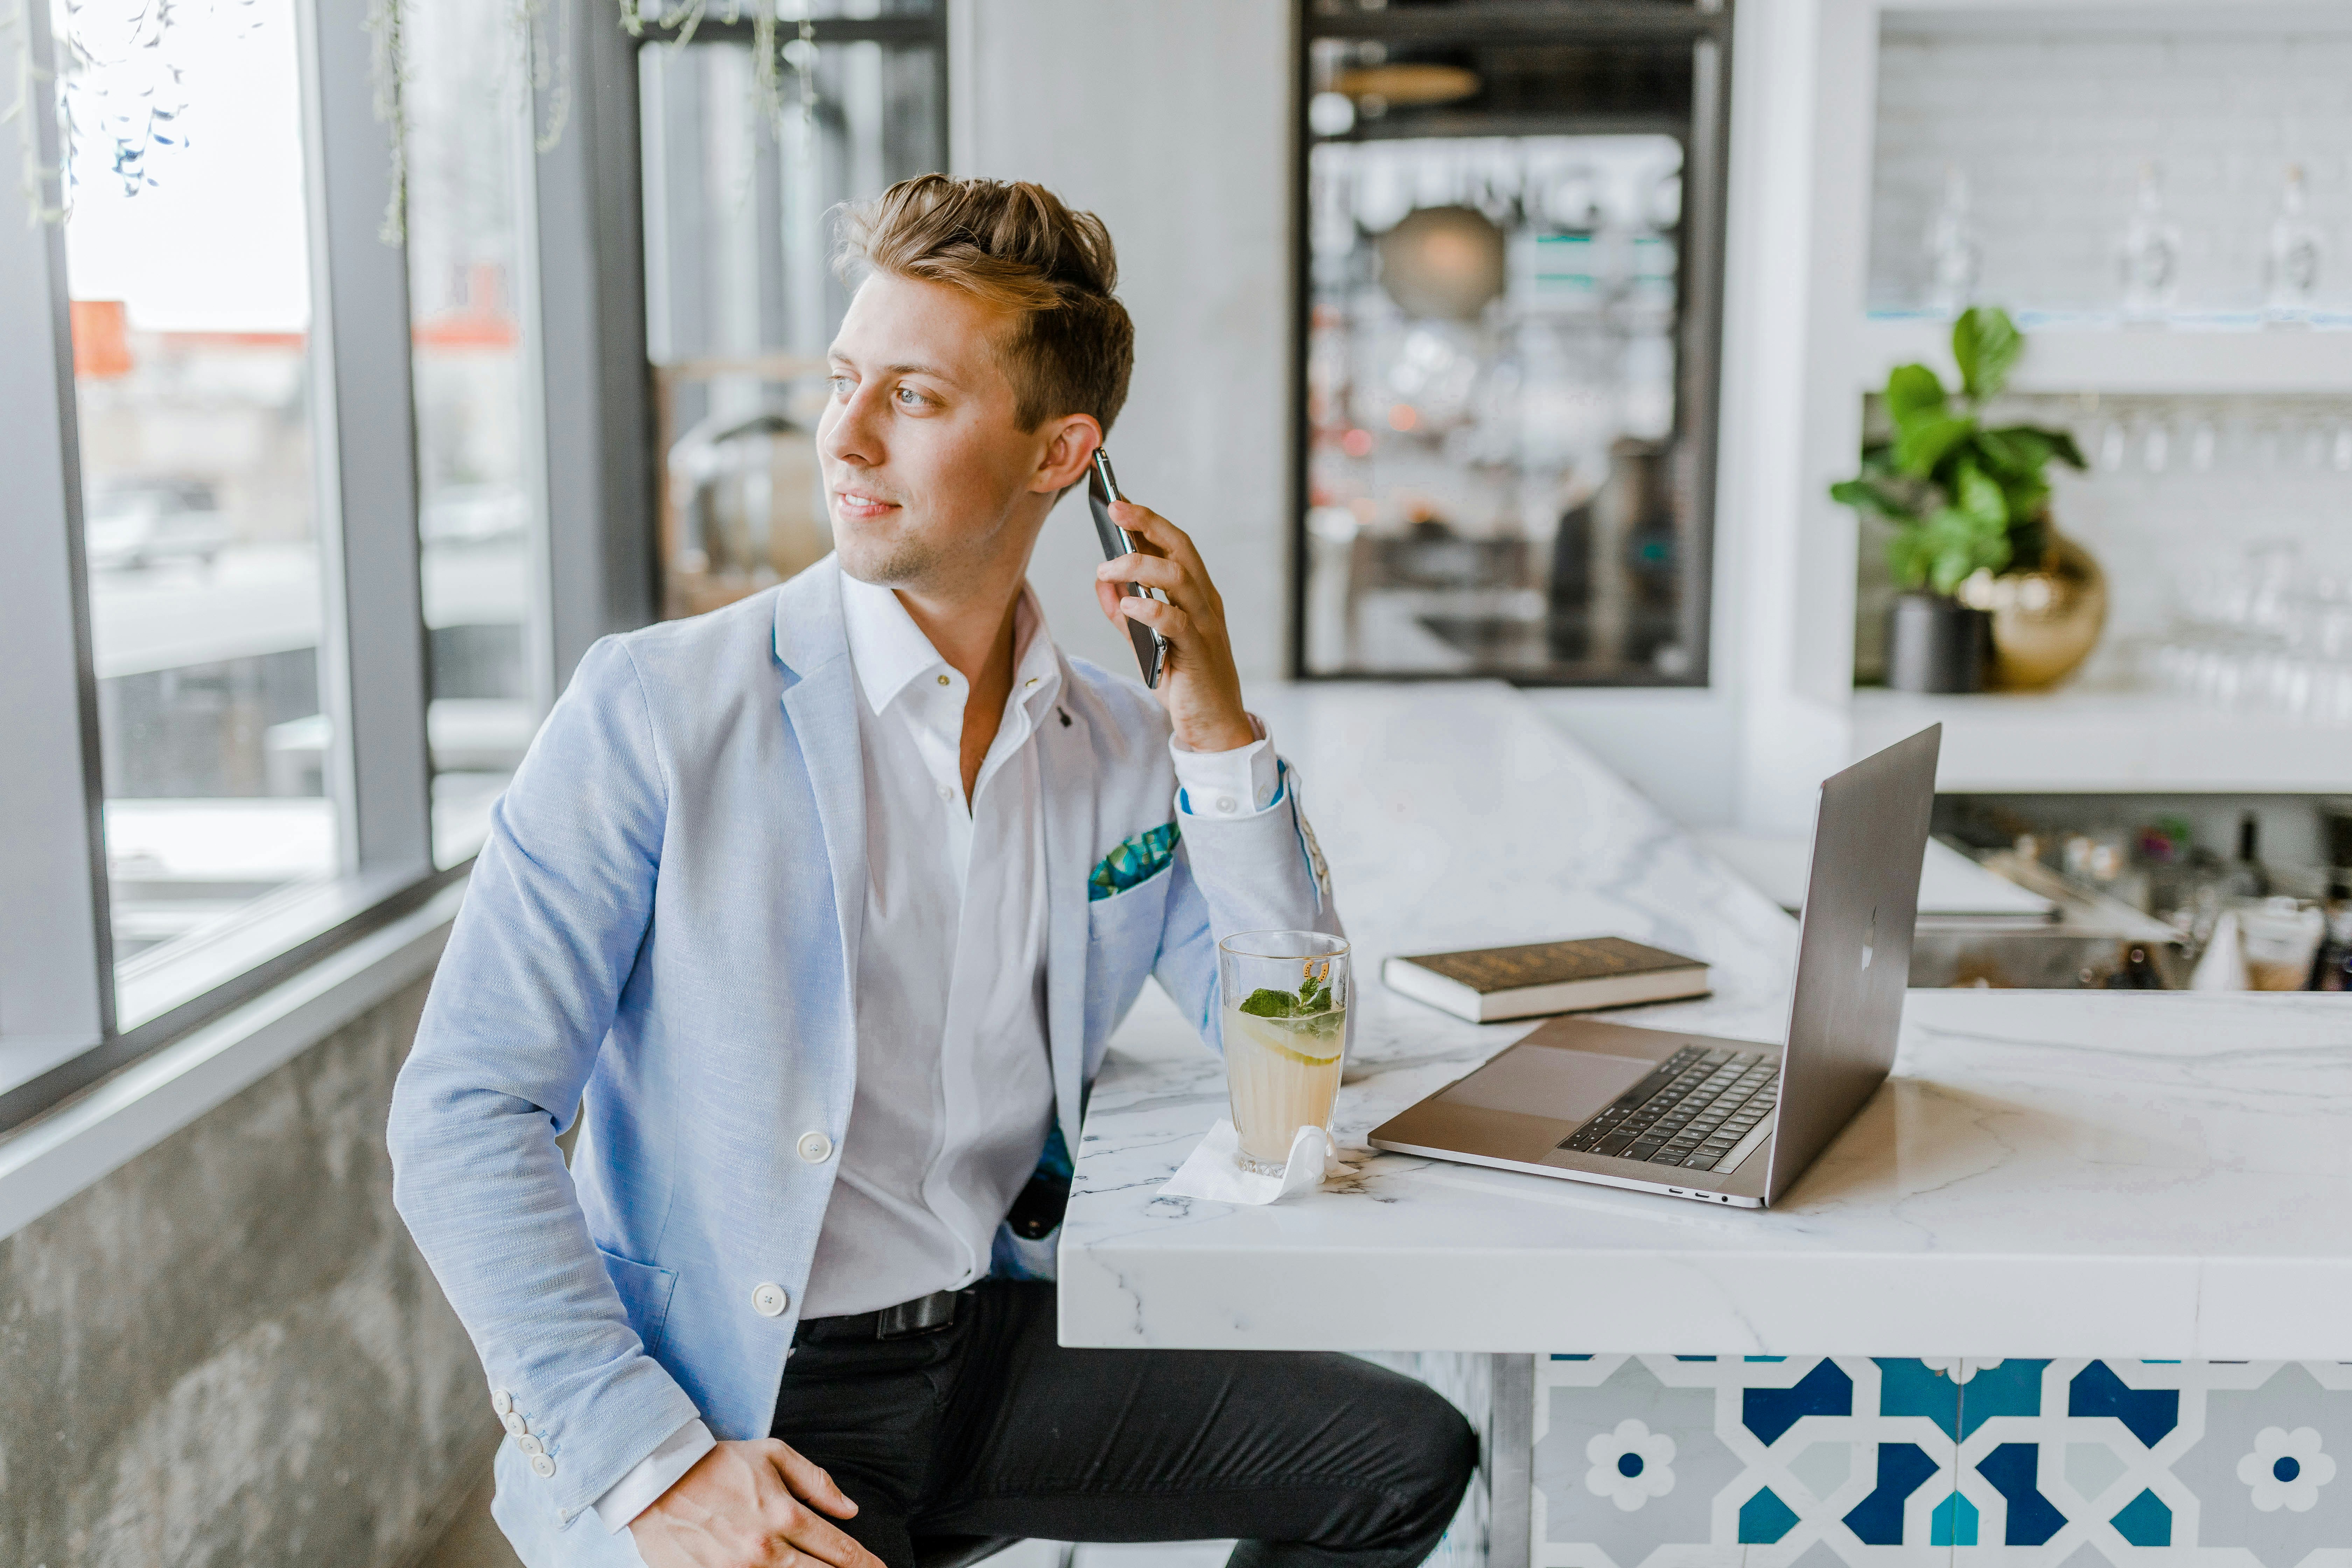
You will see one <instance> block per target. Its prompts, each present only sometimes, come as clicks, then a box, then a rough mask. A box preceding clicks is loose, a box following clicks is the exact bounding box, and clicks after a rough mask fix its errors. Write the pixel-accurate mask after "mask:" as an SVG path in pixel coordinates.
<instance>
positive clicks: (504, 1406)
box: [490, 1388, 514, 1415]
mask: <svg viewBox="0 0 2352 1568" xmlns="http://www.w3.org/2000/svg"><path fill="white" fill-rule="evenodd" d="M490 1408H491V1409H493V1410H495V1411H497V1412H498V1413H499V1415H505V1414H506V1413H507V1412H508V1411H509V1410H512V1409H513V1408H514V1395H513V1394H509V1393H508V1392H507V1391H506V1390H505V1389H503V1388H501V1389H499V1391H498V1392H497V1393H495V1394H491V1395H490Z"/></svg>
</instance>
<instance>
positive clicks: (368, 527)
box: [0, 0, 654, 1138]
mask: <svg viewBox="0 0 2352 1568" xmlns="http://www.w3.org/2000/svg"><path fill="white" fill-rule="evenodd" d="M20 25H21V26H24V27H25V28H26V30H27V34H26V39H25V43H26V47H28V48H29V50H30V51H31V58H33V59H36V60H46V59H48V58H51V48H52V40H51V35H50V21H49V9H48V7H47V5H27V6H26V7H25V8H24V12H23V16H22V17H21V19H20ZM295 31H296V47H297V55H298V59H299V69H300V72H301V103H302V130H301V134H302V138H303V150H304V165H305V174H304V177H305V195H306V203H307V207H308V212H307V218H308V238H309V248H310V271H311V279H312V293H313V309H312V320H311V326H310V350H309V352H310V356H311V358H310V365H311V393H310V397H311V404H310V416H311V428H312V458H313V464H314V473H315V475H316V479H315V483H316V486H317V491H318V496H319V510H318V519H319V521H318V540H319V552H320V574H321V578H322V589H323V596H324V600H325V615H324V618H323V622H322V626H321V635H320V648H319V654H320V700H321V710H322V711H323V712H325V713H326V714H327V715H329V717H330V719H331V722H332V726H333V731H334V735H335V742H334V746H333V748H332V750H331V752H330V754H329V758H328V764H327V765H328V773H329V780H330V783H329V795H330V797H331V798H333V799H335V800H336V802H337V804H338V807H339V810H338V821H337V828H338V836H339V839H340V844H339V847H340V850H341V855H340V862H341V868H342V870H341V874H340V875H339V876H337V877H336V878H334V879H331V880H330V881H327V882H324V883H320V884H309V885H298V886H295V887H290V888H288V889H282V890H281V891H280V892H278V893H277V894H273V895H271V896H270V897H268V899H266V900H262V901H261V902H260V903H259V904H258V905H257V907H256V908H255V910H253V911H252V918H250V919H247V920H241V921H238V922H237V924H236V926H235V927H234V928H233V929H231V930H228V931H224V932H223V933H221V935H220V936H218V937H217V938H215V939H213V940H211V941H208V942H205V943H203V944H201V950H200V951H192V952H189V953H187V954H185V955H184V956H183V957H181V958H174V959H170V960H166V961H164V962H162V963H157V964H155V965H152V966H150V967H149V968H148V969H147V970H145V971H144V972H143V973H141V974H139V975H137V976H136V977H130V978H127V977H123V976H118V974H117V973H116V969H115V964H114V961H113V947H114V943H113V937H112V928H111V921H110V911H109V908H108V883H107V863H106V852H105V837H104V816H103V811H104V789H103V784H102V779H101V775H100V752H99V726H98V684H97V672H96V662H95V658H94V656H93V650H92V644H91V628H90V613H89V567H88V562H87V559H86V556H85V553H84V549H83V542H82V504H81V501H82V497H81V474H80V469H81V462H80V447H79V430H78V421H77V412H76V388H75V383H74V375H73V344H72V336H71V329H70V325H69V312H68V279H67V273H66V257H65V236H64V230H63V226H62V225H61V224H58V223H55V222H42V223H37V224H30V225H28V224H26V223H25V222H23V221H21V219H20V220H18V221H13V222H0V342H6V343H8V344H10V345H12V352H11V353H9V354H7V355H5V356H0V463H5V469H4V470H0V471H6V472H8V473H10V474H11V476H12V479H11V491H12V494H11V505H10V506H9V507H8V509H7V510H6V512H5V516H0V540H5V545H6V547H7V549H8V551H9V553H10V556H11V558H12V570H11V571H9V572H6V573H0V668H5V675H0V723H5V727H6V733H7V734H8V736H9V742H10V748H11V752H12V755H11V757H10V761H9V763H8V765H7V766H6V767H5V768H0V1138H5V1137H6V1136H7V1135H8V1134H9V1133H10V1132H12V1131H16V1129H18V1128H20V1127H22V1126H23V1125H24V1124H26V1123H27V1122H28V1121H32V1120H34V1119H35V1118H37V1117H39V1116H42V1115H43V1114H44V1113H47V1112H49V1111H51V1110H55V1109H57V1108H58V1106H59V1105H61V1104H62V1103H64V1102H65V1101H67V1100H70V1099H72V1098H73V1097H75V1096H77V1095H78V1094H79V1093H81V1092H82V1091H84V1090H86V1089H89V1087H90V1086H91V1085H93V1084H95V1083H97V1082H98V1081H99V1080H100V1079H103V1078H105V1077H107V1076H108V1075H109V1074H110V1073H113V1072H115V1071H116V1070H118V1069H119V1068H122V1067H124V1066H126V1065H128V1064H130V1063H131V1062H135V1061H137V1060H139V1059H140V1058H142V1057H145V1056H148V1055H149V1054H151V1053H152V1052H153V1051H155V1050H157V1049H159V1048H160V1047H163V1046H164V1045H166V1044H168V1043H170V1042H171V1041H173V1040H174V1039H176V1038H178V1037H183V1036H184V1035H186V1034H187V1033H189V1031H191V1030H193V1029H195V1028H197V1027H198V1026H202V1025H204V1024H205V1023H207V1022H209V1021H211V1020H213V1019H215V1018H217V1017H219V1016H222V1015H223V1014H225V1013H226V1012H228V1011H229V1010H231V1009H233V1008H235V1007H237V1006H239V1005H243V1004H245V1003H246V1002H248V1001H250V1000H251V999H253V998H254V997H255V996H257V995H258V994H261V993H262V992H264V991H267V990H268V989H270V988H271V987H273V986H276V985H278V984H282V983H283V982H285V981H286V980H287V979H289V977H291V976H292V975H294V974H295V973H298V972H299V971H300V970H302V969H304V968H305V967H307V966H309V965H310V964H313V963H317V962H318V961H319V960H320V959H322V958H324V957H325V956H327V955H328V954H330V953H331V952H335V951H336V950H338V949H340V948H342V947H344V946H347V945H349V944H350V943H351V942H355V941H357V940H359V939H360V938H362V937H363V936H365V935H367V934H368V933H370V932H372V931H376V930H378V929H381V928H382V927H383V926H385V925H388V924H390V923H391V922H393V921H397V920H398V919H400V918H401V917H402V916H404V915H405V914H407V913H409V912H410V911H412V910H415V909H416V908H417V907H419V906H420V905H422V904H423V903H425V901H426V900H429V899H431V898H432V897H433V896H434V894H435V893H436V892H437V891H438V890H439V889H442V888H444V887H446V886H448V885H449V884H451V883H453V882H456V881H458V880H461V879H463V878H464V877H465V876H466V875H467V872H468V871H469V870H470V869H471V867H472V860H471V858H467V859H466V860H463V861H460V862H459V863H457V864H456V865H453V866H451V867H449V868H446V869H440V870H436V868H435V865H434V852H433V835H432V814H431V793H430V792H431V769H430V759H429V752H428V750H427V746H426V741H425V706H426V698H427V687H426V637H427V633H426V630H425V618H424V613H423V604H422V584H421V579H420V574H419V562H420V553H421V542H420V539H419V533H418V517H417V491H418V486H417V468H416V445H415V443H416V432H415V403H414V400H413V392H412V384H411V383H412V376H411V369H412V360H411V339H410V329H411V323H410V318H409V299H408V265H409V258H408V255H407V251H406V248H405V247H403V246H397V245H387V244H385V243H384V242H383V239H382V238H381V237H379V234H378V226H379V223H380V220H381V216H382V214H383V210H384V206H385V203H386V200H387V198H388V196H389V195H390V174H389V171H390V168H391V157H390V153H391V151H392V148H391V143H390V135H391V132H390V129H389V128H388V127H387V126H386V125H385V124H383V123H381V122H379V121H377V120H376V119H375V117H374V112H373V102H374V90H373V80H372V78H371V74H370V58H369V56H370V47H371V46H370V39H369V37H368V35H367V33H366V32H365V30H364V29H362V27H361V26H359V25H358V22H357V20H356V19H355V17H354V16H352V15H351V14H350V13H349V12H348V11H347V10H345V9H344V8H342V7H340V6H336V5H331V3H329V0H297V4H296V6H295ZM564 31H565V32H566V33H567V34H568V35H569V40H568V41H569V54H568V58H567V60H566V62H565V65H566V69H565V70H564V71H559V72H558V73H556V78H555V81H554V83H553V84H552V85H550V86H541V87H540V88H538V89H535V92H534V95H533V96H534V97H535V98H539V99H540V101H536V102H532V103H530V104H526V105H522V106H520V110H519V111H520V112H530V113H532V114H534V115H544V114H545V113H547V112H548V111H549V110H552V109H553V108H554V107H555V106H554V105H553V104H552V103H551V102H549V101H546V100H545V99H546V98H547V97H550V96H551V95H552V94H553V93H555V92H561V91H563V90H564V89H565V87H566V85H571V86H572V94H571V104H572V110H571V126H570V129H569V131H568V132H567V133H566V134H565V135H564V136H563V137H562V139H561V140H559V141H558V142H556V143H555V145H554V146H553V147H551V148H547V149H544V150H541V151H540V152H539V153H536V154H535V155H534V156H532V157H530V158H529V159H527V160H526V163H529V164H530V168H529V171H528V177H527V179H526V181H525V184H524V187H523V190H522V192H521V205H522V209H523V210H522V214H521V225H520V229H521V233H520V240H521V248H522V255H521V258H520V271H521V275H522V276H521V279H520V283H521V294H520V313H521V315H522V318H523V322H524V355H525V359H524V363H525V374H524V377H523V380H524V384H525V403H526V407H525V426H524V438H525V441H526V443H527V445H528V447H530V451H529V453H528V455H527V456H528V461H527V465H526V468H527V473H528V474H529V476H530V481H531V488H532V489H533V490H534V491H535V494H534V495H533V498H532V499H533V501H534V510H535V512H536V514H537V518H536V521H538V523H539V529H538V538H539V553H538V560H537V565H536V575H537V577H538V579H539V581H538V582H537V583H535V584H534V592H535V594H536V595H538V596H539V602H540V604H541V606H542V608H543V610H544V612H545V613H544V614H543V615H541V616H539V617H538V618H537V621H536V624H535V625H534V626H532V627H530V628H529V629H528V630H527V634H526V635H527V636H528V637H534V638H535V642H534V645H533V646H531V647H529V648H528V649H527V663H528V664H529V665H530V666H532V667H533V668H538V669H543V670H545V671H547V672H548V674H549V677H550V679H549V680H548V685H547V688H546V689H548V690H550V691H554V690H560V689H562V684H563V683H564V681H566V680H567V679H569V677H570V674H571V671H572V668H573V667H574V666H576V665H577V663H578V662H579V659H580V657H581V655H582V654H583V653H585V652H586V650H587V648H588V647H589V645H590V644H591V643H593V642H594V641H595V639H596V638H597V637H601V636H603V635H604V634H605V633H607V632H611V631H616V630H622V629H625V628H628V627H632V626H643V625H645V624H646V623H647V622H649V621H650V620H652V619H653V604H654V595H653V581H654V559H653V529H652V517H653V494H652V483H653V480H652V468H651V464H650V460H649V459H650V452H649V449H648V447H647V432H648V430H649V428H650V420H649V403H648V395H647V389H646V364H645V352H644V351H645V326H644V297H643V270H642V268H643V254H644V253H643V246H642V240H641V236H640V221H641V214H640V209H639V196H638V189H637V177H638V170H637V164H636V70H635V53H634V49H633V48H632V47H629V41H628V40H626V39H625V38H623V37H620V35H619V30H618V29H617V28H608V27H600V26H581V27H574V28H570V29H565V30H564ZM567 75H568V77H569V78H570V79H571V81H570V83H569V84H567V83H566V81H565V77H566V76H567ZM44 85H46V84H45V83H44ZM26 138H29V139H30V145H29V147H27V146H26V142H25V140H24V139H26ZM58 141H59V138H58V119H57V115H56V114H55V112H54V111H53V110H51V108H50V105H49V102H48V100H47V97H46V95H45V94H44V95H43V96H41V98H40V100H39V101H38V102H37V104H36V105H31V106H28V108H27V111H26V112H24V113H20V114H18V115H17V116H16V117H15V119H14V121H13V125H12V127H11V128H9V129H6V130H0V156H5V155H7V154H21V153H29V154H30V156H29V158H28V159H27V160H26V162H27V163H29V164H30V166H32V167H34V168H36V169H38V170H40V171H43V172H44V173H45V174H46V176H47V184H45V185H44V186H43V187H42V189H41V191H40V195H41V196H42V198H43V199H44V200H45V201H47V202H48V203H50V204H55V203H56V202H57V201H58V197H59V194H60V192H59V185H58V158H59V148H58ZM542 237H545V238H546V239H548V241H549V243H548V244H547V245H545V246H542V244H541V240H542ZM18 345H21V348H22V352H16V349H17V346H18ZM541 645H543V646H541Z"/></svg>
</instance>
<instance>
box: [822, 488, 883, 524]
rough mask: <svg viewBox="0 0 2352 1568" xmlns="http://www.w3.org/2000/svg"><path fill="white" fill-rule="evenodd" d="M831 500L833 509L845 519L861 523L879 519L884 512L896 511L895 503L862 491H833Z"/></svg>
mask: <svg viewBox="0 0 2352 1568" xmlns="http://www.w3.org/2000/svg"><path fill="white" fill-rule="evenodd" d="M833 500H834V505H835V508H836V509H837V510H839V511H840V513H841V515H842V517H843V518H845V519H857V520H861V521H862V520H864V519H867V518H876V517H880V516H881V515H882V514H883V513H884V512H887V511H896V510H898V502H897V501H894V500H883V499H882V498H881V497H879V496H873V495H867V494H866V492H865V491H863V490H835V491H834V492H833Z"/></svg>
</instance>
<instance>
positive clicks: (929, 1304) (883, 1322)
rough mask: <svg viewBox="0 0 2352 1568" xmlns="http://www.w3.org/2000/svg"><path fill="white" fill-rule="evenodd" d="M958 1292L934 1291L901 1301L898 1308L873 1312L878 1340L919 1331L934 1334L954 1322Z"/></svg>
mask: <svg viewBox="0 0 2352 1568" xmlns="http://www.w3.org/2000/svg"><path fill="white" fill-rule="evenodd" d="M955 1314H956V1293H955V1292H954V1291H953V1290H934V1291H932V1292H931V1293H930V1294H929V1295H928V1296H920V1297H918V1298H916V1299H915V1300H912V1301H901V1302H899V1303H898V1305H897V1306H895V1307H885V1308H883V1309H882V1310H880V1311H878V1312H877V1313H875V1314H874V1337H875V1338H876V1339H877V1340H903V1339H909V1338H912V1337H913V1336H914V1335H916V1334H935V1333H937V1332H939V1331H940V1330H941V1329H944V1328H946V1327H948V1326H949V1325H950V1324H951V1323H953V1322H954V1321H955Z"/></svg>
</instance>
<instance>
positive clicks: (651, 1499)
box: [595, 1421, 719, 1535]
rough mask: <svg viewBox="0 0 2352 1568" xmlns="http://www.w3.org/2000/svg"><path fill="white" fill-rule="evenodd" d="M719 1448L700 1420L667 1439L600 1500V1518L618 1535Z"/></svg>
mask: <svg viewBox="0 0 2352 1568" xmlns="http://www.w3.org/2000/svg"><path fill="white" fill-rule="evenodd" d="M716 1447H719V1439H718V1438H716V1437H713V1436H711V1435H710V1428H709V1427H708V1426H704V1425H703V1424H702V1423H701V1422H700V1421H689V1422H688V1423H687V1424H686V1425H685V1426H681V1427H679V1428H678V1429H677V1431H675V1432H673V1433H671V1434H670V1435H669V1436H667V1437H665V1438H663V1439H662V1442H661V1447H658V1448H656V1449H655V1450H654V1451H653V1452H652V1453H650V1454H647V1455H646V1457H645V1458H642V1459H639V1460H638V1461H637V1463H636V1468H634V1469H632V1470H631V1471H630V1472H629V1473H628V1474H627V1475H625V1476H623V1477H622V1478H621V1479H619V1480H617V1481H614V1483H613V1484H612V1486H611V1487H610V1488H608V1489H606V1490H605V1493H604V1496H603V1497H600V1498H598V1499H597V1500H596V1503H595V1508H596V1517H597V1518H598V1519H600V1520H602V1521H604V1531H605V1533H606V1534H609V1535H618V1534H620V1533H621V1531H625V1530H626V1529H628V1528H629V1521H631V1520H633V1519H635V1518H636V1517H637V1515H639V1514H641V1513H643V1512H645V1511H646V1510H647V1509H649V1508H651V1507H653V1506H654V1504H655V1503H656V1501H658V1500H660V1498H661V1495H662V1493H664V1492H666V1491H667V1490H669V1489H670V1488H672V1487H674V1486H676V1485H677V1479H678V1477H680V1476H682V1475H684V1474H686V1472H687V1471H688V1470H690V1469H692V1468H694V1467H695V1466H696V1465H697V1464H698V1463H700V1462H701V1459H702V1456H703V1455H705V1454H708V1453H709V1452H710V1450H711V1449H713V1448H716Z"/></svg>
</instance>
